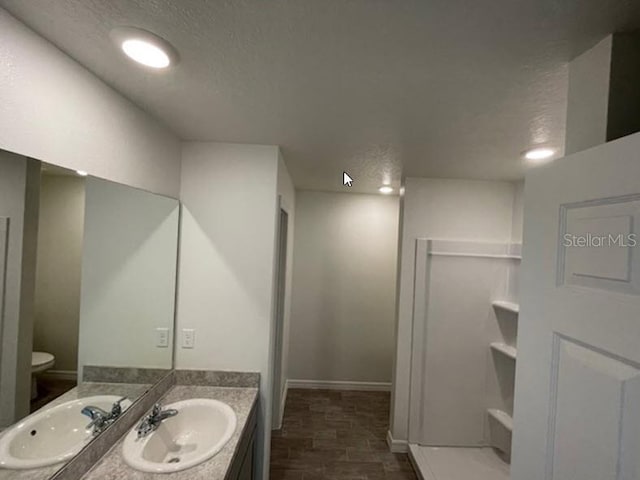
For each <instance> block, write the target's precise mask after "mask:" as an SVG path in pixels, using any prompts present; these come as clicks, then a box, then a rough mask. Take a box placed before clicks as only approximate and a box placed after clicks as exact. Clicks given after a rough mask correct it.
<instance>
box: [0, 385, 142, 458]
mask: <svg viewBox="0 0 640 480" xmlns="http://www.w3.org/2000/svg"><path fill="white" fill-rule="evenodd" d="M120 398H121V397H118V396H115V395H96V396H94V397H86V398H80V399H78V400H72V401H69V402H66V403H63V404H61V405H57V406H55V407H51V408H45V409H43V410H41V411H38V412H36V413H34V414H33V415H29V416H28V417H26V418H25V419H24V420H22V421H21V422H19V423H17V424H16V425H14V426H13V427H11V428H10V429H8V430H7V431H6V432H4V433H3V435H2V436H1V437H0V467H2V468H10V469H17V470H22V469H30V468H39V467H46V466H48V465H55V464H56V463H61V462H64V461H66V460H69V459H70V458H71V457H73V456H74V455H76V454H77V453H78V452H80V450H82V447H84V446H85V445H86V444H87V443H89V441H90V440H91V439H92V438H93V434H92V432H91V429H87V425H88V424H89V423H90V422H91V419H90V418H87V417H86V416H84V415H82V413H80V412H81V411H82V409H83V408H84V407H86V406H87V405H92V406H94V407H99V408H101V409H103V410H105V411H107V412H108V411H110V410H111V406H112V405H113V403H114V402H116V401H118V400H120ZM129 405H131V402H130V401H128V400H125V401H124V402H123V403H122V408H123V409H126V408H128V407H129Z"/></svg>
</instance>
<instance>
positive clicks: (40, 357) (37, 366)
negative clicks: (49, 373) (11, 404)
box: [31, 352, 56, 400]
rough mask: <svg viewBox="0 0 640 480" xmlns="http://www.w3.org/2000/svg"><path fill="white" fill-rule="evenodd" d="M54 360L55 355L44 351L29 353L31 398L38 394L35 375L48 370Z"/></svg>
mask: <svg viewBox="0 0 640 480" xmlns="http://www.w3.org/2000/svg"><path fill="white" fill-rule="evenodd" d="M55 362H56V357H54V356H53V355H51V354H50V353H46V352H32V353H31V400H33V399H35V398H36V397H37V396H38V382H37V380H36V375H37V374H38V373H42V372H44V371H46V370H49V369H50V368H51V367H53V365H54V364H55Z"/></svg>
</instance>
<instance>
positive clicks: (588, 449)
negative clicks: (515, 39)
mask: <svg viewBox="0 0 640 480" xmlns="http://www.w3.org/2000/svg"><path fill="white" fill-rule="evenodd" d="M638 151H640V135H634V136H631V137H627V138H625V139H622V140H619V141H616V142H613V143H610V144H606V145H603V146H600V147H597V148H594V149H592V150H589V151H586V152H581V153H578V154H575V155H573V156H570V157H567V158H565V159H562V160H559V161H557V162H556V163H555V164H552V165H549V166H547V167H542V168H538V169H535V170H532V171H531V173H530V174H528V175H527V180H526V185H525V213H524V215H525V226H524V242H523V243H524V245H523V263H522V272H521V301H520V303H521V306H520V307H521V308H520V318H519V329H518V363H517V370H516V397H515V418H514V434H513V435H514V436H513V456H512V469H511V472H512V480H543V479H544V480H551V479H553V480H614V479H620V480H638V479H640V234H639V233H640V159H639V158H638ZM635 244H638V246H635Z"/></svg>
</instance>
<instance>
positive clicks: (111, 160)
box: [0, 8, 180, 197]
mask: <svg viewBox="0 0 640 480" xmlns="http://www.w3.org/2000/svg"><path fill="white" fill-rule="evenodd" d="M0 70H1V71H2V74H1V75H0V148H2V149H5V150H8V151H11V152H16V153H19V154H22V155H26V156H29V157H33V158H37V159H39V160H43V161H46V162H48V163H52V164H55V165H60V166H63V167H67V168H72V169H83V170H87V171H88V172H89V173H91V174H93V175H95V176H98V177H102V178H107V179H110V180H113V181H116V182H120V183H124V184H128V185H133V186H136V187H139V188H143V189H146V190H150V191H153V192H157V193H162V194H165V195H170V196H173V197H177V196H178V191H179V183H180V144H179V141H178V139H177V137H176V136H175V135H174V134H173V133H172V132H170V131H169V130H168V129H167V128H166V127H165V126H163V125H162V124H160V123H159V122H158V121H156V120H154V119H153V118H152V117H150V116H149V115H147V114H146V113H145V112H144V111H142V110H141V109H140V108H139V107H137V106H135V105H134V104H133V103H131V102H130V101H129V100H127V99H125V98H124V97H123V96H121V95H120V94H118V93H117V92H115V91H114V90H112V89H111V88H110V87H108V86H107V85H105V84H104V83H103V82H102V81H101V80H99V79H98V78H97V77H95V76H94V75H93V74H92V73H90V72H89V71H88V70H86V69H85V68H84V67H82V66H81V65H79V64H78V63H76V62H75V61H74V60H72V59H71V58H69V57H68V56H67V55H65V54H64V53H62V52H61V51H60V50H58V49H57V48H56V47H55V46H53V45H52V44H50V43H49V42H48V41H46V40H45V39H43V38H42V37H40V36H38V35H37V34H35V33H34V32H33V31H31V30H29V29H28V27H26V26H25V25H24V24H22V23H20V22H19V21H18V20H16V19H15V18H14V17H12V16H11V15H10V14H9V13H8V12H7V11H6V10H3V9H2V8H0Z"/></svg>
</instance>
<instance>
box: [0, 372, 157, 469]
mask: <svg viewBox="0 0 640 480" xmlns="http://www.w3.org/2000/svg"><path fill="white" fill-rule="evenodd" d="M149 388H151V385H147V384H129V383H102V382H100V383H97V382H84V383H81V384H80V385H78V386H77V387H74V388H72V389H71V390H69V391H68V392H65V393H63V394H62V395H60V396H59V397H58V398H56V399H54V400H52V401H51V402H49V403H47V404H46V405H45V406H44V407H42V408H41V409H39V410H37V411H36V412H34V414H35V413H37V412H39V411H41V410H42V409H45V408H51V407H55V406H56V405H61V404H63V403H65V402H69V401H72V400H77V399H79V398H86V397H93V396H94V395H118V396H123V397H129V399H130V400H131V401H135V400H136V399H137V398H138V397H140V396H141V395H142V394H144V393H145V392H146V391H147V390H148V389H149ZM87 423H88V420H87ZM63 465H64V463H58V464H56V465H51V466H48V467H43V468H35V469H30V470H8V469H0V480H48V479H49V478H51V477H52V476H53V474H55V473H56V472H57V471H58V470H60V468H61V467H62V466H63Z"/></svg>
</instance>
